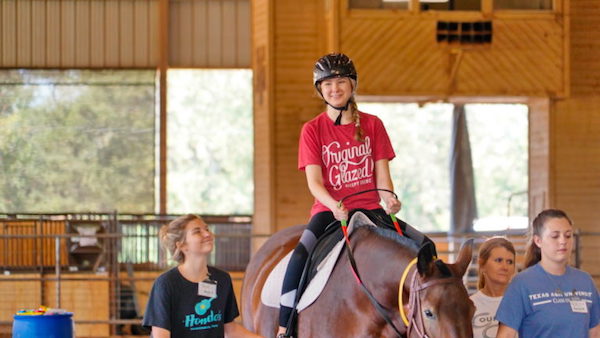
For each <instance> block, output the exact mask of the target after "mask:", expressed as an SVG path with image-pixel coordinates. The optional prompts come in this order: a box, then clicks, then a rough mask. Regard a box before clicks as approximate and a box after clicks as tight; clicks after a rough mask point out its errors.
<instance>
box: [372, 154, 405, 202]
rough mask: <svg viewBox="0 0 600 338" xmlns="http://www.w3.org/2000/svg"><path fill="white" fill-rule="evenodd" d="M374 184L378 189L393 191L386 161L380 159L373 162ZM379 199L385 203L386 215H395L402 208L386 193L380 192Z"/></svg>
mask: <svg viewBox="0 0 600 338" xmlns="http://www.w3.org/2000/svg"><path fill="white" fill-rule="evenodd" d="M375 179H376V181H375V184H376V185H377V188H378V189H387V190H391V191H394V184H393V183H392V176H391V175H390V164H389V161H388V160H387V159H382V160H379V161H377V162H375ZM379 197H381V199H382V200H383V202H384V203H385V206H386V208H385V211H386V212H387V213H388V214H395V213H397V212H398V211H400V208H402V203H400V201H399V200H398V199H397V198H396V197H394V195H393V194H390V193H389V192H386V191H380V192H379Z"/></svg>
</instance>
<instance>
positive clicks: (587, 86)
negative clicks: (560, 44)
mask: <svg viewBox="0 0 600 338" xmlns="http://www.w3.org/2000/svg"><path fill="white" fill-rule="evenodd" d="M570 16H571V34H570V55H571V60H570V63H571V68H570V78H571V96H570V97H569V98H568V99H566V100H555V101H554V102H553V107H552V121H551V135H552V139H551V142H552V145H551V149H552V154H553V155H552V157H551V158H552V162H551V164H552V167H551V173H550V175H551V177H552V184H553V193H552V200H553V202H554V203H553V205H554V206H556V207H558V208H562V209H564V210H566V211H567V212H568V213H569V215H570V216H571V217H572V218H573V221H574V222H575V225H576V227H577V228H579V229H581V230H583V231H586V232H596V233H600V208H598V206H600V31H598V29H597V27H598V17H600V3H598V1H593V0H570ZM599 239H600V236H595V237H590V238H588V239H587V240H586V241H585V242H584V243H583V245H584V249H585V250H584V254H583V256H582V267H583V268H584V270H586V271H588V272H591V273H594V274H597V275H600V256H599V255H598V252H600V246H599V245H598V244H597V243H599V241H598V240H599Z"/></svg>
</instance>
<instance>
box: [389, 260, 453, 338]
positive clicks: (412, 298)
mask: <svg viewBox="0 0 600 338" xmlns="http://www.w3.org/2000/svg"><path fill="white" fill-rule="evenodd" d="M416 263H417V258H414V259H413V260H412V261H410V263H408V265H407V266H406V268H404V272H403V273H402V278H401V279H400V285H399V287H398V308H399V309H400V317H402V322H404V325H406V327H407V332H406V335H407V337H410V335H411V333H412V332H415V333H416V334H417V336H418V337H422V338H429V336H427V334H426V333H425V322H424V321H423V311H422V309H421V297H420V293H421V291H423V290H425V289H427V288H428V287H430V286H433V285H438V284H448V283H460V284H462V279H461V278H458V277H455V276H451V277H446V278H439V279H434V280H430V281H427V282H425V283H422V282H421V280H420V278H418V276H417V274H418V273H417V269H416V268H415V269H414V270H413V272H412V277H411V282H410V295H409V297H408V308H409V311H408V318H407V316H406V314H405V313H404V303H403V302H402V294H403V291H404V283H405V282H406V278H407V277H408V274H409V271H410V269H411V268H412V267H413V266H414V265H415V264H416Z"/></svg>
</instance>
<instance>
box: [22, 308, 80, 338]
mask: <svg viewBox="0 0 600 338" xmlns="http://www.w3.org/2000/svg"><path fill="white" fill-rule="evenodd" d="M72 317H73V313H71V312H67V313H61V314H53V315H38V316H20V315H14V321H13V327H12V336H13V338H73V318H72Z"/></svg>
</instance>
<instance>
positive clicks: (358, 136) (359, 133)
mask: <svg viewBox="0 0 600 338" xmlns="http://www.w3.org/2000/svg"><path fill="white" fill-rule="evenodd" d="M349 108H350V110H351V111H352V121H353V122H354V127H355V128H354V139H355V140H357V141H360V142H364V141H365V131H364V130H363V129H362V127H361V125H360V114H359V113H358V106H357V105H356V100H354V96H352V97H351V98H350V105H349Z"/></svg>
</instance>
